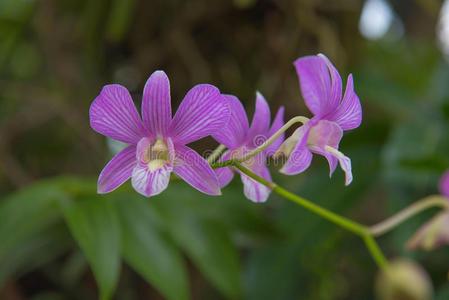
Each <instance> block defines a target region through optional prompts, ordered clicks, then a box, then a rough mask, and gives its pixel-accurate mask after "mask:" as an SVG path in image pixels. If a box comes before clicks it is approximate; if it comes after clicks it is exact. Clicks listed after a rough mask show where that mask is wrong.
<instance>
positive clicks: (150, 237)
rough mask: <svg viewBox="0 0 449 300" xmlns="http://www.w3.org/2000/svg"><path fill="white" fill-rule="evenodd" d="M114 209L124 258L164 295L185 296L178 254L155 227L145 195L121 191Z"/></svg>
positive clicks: (181, 267) (184, 277)
mask: <svg viewBox="0 0 449 300" xmlns="http://www.w3.org/2000/svg"><path fill="white" fill-rule="evenodd" d="M116 197H117V198H118V201H117V202H116V204H117V208H118V209H117V211H118V212H119V216H120V220H121V223H122V233H123V242H122V252H123V257H124V259H125V261H126V262H127V263H128V264H129V265H130V266H131V267H132V268H133V269H135V270H136V271H137V272H138V273H139V274H141V275H142V276H143V277H144V278H145V279H146V280H147V281H148V282H149V283H151V284H152V285H153V286H154V287H155V288H157V289H158V290H159V291H160V292H161V293H162V294H163V295H164V296H165V297H166V298H167V299H172V300H178V299H179V300H183V299H189V298H190V297H189V289H188V279H187V272H186V270H185V266H184V263H183V261H182V256H181V254H180V253H179V252H178V250H177V249H176V248H175V247H174V246H173V245H172V244H171V243H169V242H168V241H167V240H166V239H165V238H164V237H163V236H162V235H161V232H160V231H159V230H158V226H157V224H156V223H155V222H154V218H155V215H154V212H153V211H152V209H151V208H150V206H149V205H148V204H147V203H146V201H148V200H147V199H146V198H143V197H140V196H138V195H132V196H131V195H129V194H121V195H118V194H117V195H116Z"/></svg>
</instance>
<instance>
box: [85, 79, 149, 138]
mask: <svg viewBox="0 0 449 300" xmlns="http://www.w3.org/2000/svg"><path fill="white" fill-rule="evenodd" d="M89 116H90V126H91V127H92V128H93V129H94V130H95V131H96V132H98V133H101V134H103V135H105V136H108V137H110V138H112V139H114V140H118V141H121V142H125V143H128V144H135V143H137V142H138V141H139V139H140V138H141V137H142V136H145V135H146V134H147V133H146V130H145V127H144V126H143V123H142V121H141V120H140V117H139V113H138V112H137V110H136V107H135V106H134V103H133V100H132V98H131V95H130V94H129V92H128V90H127V89H126V88H125V87H123V86H121V85H118V84H111V85H106V86H104V87H103V89H102V90H101V92H100V95H98V96H97V98H95V100H94V102H92V105H91V106H90V110H89Z"/></svg>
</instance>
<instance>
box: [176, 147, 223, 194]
mask: <svg viewBox="0 0 449 300" xmlns="http://www.w3.org/2000/svg"><path fill="white" fill-rule="evenodd" d="M175 152H176V160H175V164H174V169H173V171H174V172H175V174H176V175H178V176H179V177H181V178H182V179H184V181H185V182H187V183H188V184H190V185H191V186H193V187H194V188H196V189H197V190H199V191H201V192H203V193H205V194H208V195H220V194H221V191H220V186H219V183H218V179H217V175H216V174H215V172H214V170H213V169H212V168H211V167H210V165H209V164H208V162H207V161H206V160H205V159H204V158H203V157H202V156H200V155H199V154H198V153H196V151H194V150H193V149H190V148H189V147H187V146H183V145H175Z"/></svg>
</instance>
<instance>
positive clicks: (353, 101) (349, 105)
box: [328, 74, 362, 130]
mask: <svg viewBox="0 0 449 300" xmlns="http://www.w3.org/2000/svg"><path fill="white" fill-rule="evenodd" d="M328 119H329V120H331V121H334V122H336V123H338V125H340V127H341V128H342V129H343V130H350V129H354V128H357V127H359V126H360V123H361V122H362V106H361V105H360V100H359V97H358V96H357V94H356V93H355V92H354V82H353V79H352V75H351V74H350V75H349V76H348V81H347V83H346V90H345V95H344V96H343V100H342V101H341V103H340V106H339V107H338V108H337V110H336V111H335V112H334V113H332V114H331V115H329V118H328Z"/></svg>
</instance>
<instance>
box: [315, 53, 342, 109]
mask: <svg viewBox="0 0 449 300" xmlns="http://www.w3.org/2000/svg"><path fill="white" fill-rule="evenodd" d="M318 57H320V58H321V59H322V60H324V62H325V63H326V65H327V68H328V70H329V74H330V76H331V90H330V99H329V108H335V107H337V106H338V104H339V103H340V100H341V89H342V88H341V87H342V83H341V77H340V74H339V73H338V71H337V69H336V68H335V67H334V65H333V64H332V63H331V61H330V60H329V59H328V58H327V57H326V55H324V54H321V53H320V54H318Z"/></svg>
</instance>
